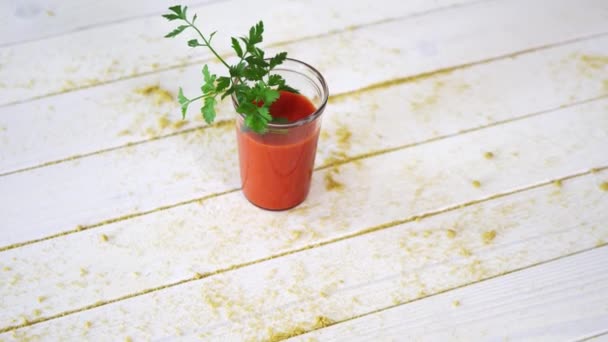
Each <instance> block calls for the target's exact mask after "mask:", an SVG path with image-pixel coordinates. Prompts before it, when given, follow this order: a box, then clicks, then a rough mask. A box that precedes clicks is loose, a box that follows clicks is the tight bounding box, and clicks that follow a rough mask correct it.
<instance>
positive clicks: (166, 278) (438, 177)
mask: <svg viewBox="0 0 608 342" xmlns="http://www.w3.org/2000/svg"><path fill="white" fill-rule="evenodd" d="M607 106H608V100H602V101H594V102H592V103H589V104H585V105H579V106H576V107H571V108H567V109H562V110H559V111H555V112H551V113H546V114H543V115H539V116H535V117H530V118H527V119H524V120H518V121H514V122H511V123H507V124H503V125H499V126H496V127H491V128H486V129H483V130H480V131H475V132H470V133H467V134H461V135H458V136H454V137H451V138H448V139H443V140H439V141H435V142H432V143H428V144H422V145H419V146H415V147H412V148H407V149H402V150H397V151H394V152H392V153H386V154H382V155H378V156H375V157H371V158H367V159H363V160H359V161H357V162H355V163H350V164H345V165H342V166H341V167H339V168H331V169H327V170H323V171H322V172H319V173H318V174H317V177H314V178H313V186H312V190H311V194H310V196H309V198H308V200H307V201H306V203H305V204H304V205H303V206H302V207H300V208H298V209H296V210H293V211H288V212H281V213H275V212H266V211H261V210H260V209H257V208H255V207H253V206H251V205H250V204H249V203H248V202H247V201H246V200H245V199H244V198H243V197H242V194H241V193H240V192H237V193H232V194H229V195H225V196H221V197H217V198H214V199H209V200H207V201H205V202H203V203H202V206H201V205H200V204H199V203H192V204H189V205H184V206H181V207H176V208H174V209H172V210H165V211H159V212H157V213H154V214H151V215H146V216H142V217H139V218H136V219H131V220H126V221H123V222H119V223H116V224H109V225H105V226H102V227H99V228H96V229H92V230H88V231H84V232H79V233H77V234H72V235H69V236H64V237H61V238H59V239H53V240H49V241H44V242H41V243H37V244H33V245H30V246H26V247H21V248H17V249H13V250H8V251H4V252H2V254H0V256H1V257H2V260H5V262H6V263H7V264H6V265H5V266H7V267H9V268H10V269H11V270H12V273H10V275H11V276H12V277H15V279H16V282H17V283H16V284H15V285H16V286H8V287H5V288H2V289H0V291H2V292H1V293H0V294H1V295H2V297H3V298H6V300H5V301H4V302H3V303H2V304H0V305H2V311H1V312H2V313H1V314H0V317H1V321H2V323H3V324H2V325H3V326H13V325H16V324H17V325H18V324H19V320H20V319H21V318H20V317H22V316H25V317H28V319H30V320H34V319H36V317H32V316H31V314H30V312H33V310H36V308H39V307H40V303H38V302H37V301H36V298H37V297H38V296H43V297H46V298H48V300H47V301H46V304H45V306H44V308H45V309H44V311H42V312H44V316H54V315H57V314H59V313H60V312H63V311H70V310H75V309H81V308H83V307H86V306H88V305H94V304H95V303H96V302H98V301H109V300H114V299H116V298H121V297H124V296H127V295H129V294H131V293H143V292H145V291H147V290H148V289H150V288H157V287H162V286H164V285H167V284H171V283H176V282H180V281H182V280H188V279H193V278H192V277H195V275H196V273H199V274H206V273H213V272H215V271H217V270H219V269H229V268H230V267H232V266H234V265H243V264H247V263H250V262H252V261H255V260H258V261H260V260H264V259H265V258H268V257H269V256H273V255H274V256H278V255H281V254H284V253H287V252H289V251H294V250H298V249H301V248H305V247H306V246H314V245H315V244H318V243H321V242H323V241H331V240H334V239H343V238H345V237H349V236H352V235H353V234H357V233H360V232H361V231H365V230H366V229H373V227H382V226H383V225H386V224H389V226H390V225H391V224H392V225H394V224H397V223H399V222H402V221H403V222H404V221H407V220H412V219H414V218H416V217H421V216H423V215H425V213H429V212H438V211H439V212H440V211H442V210H443V209H445V208H453V207H458V206H459V205H462V204H465V203H469V202H471V201H477V200H482V199H484V198H488V197H491V196H493V195H496V194H500V193H509V192H511V191H514V190H517V189H521V188H526V187H529V186H534V185H536V184H539V183H542V182H545V181H548V180H552V179H556V178H560V177H564V176H568V175H571V174H574V173H578V172H581V171H588V170H589V169H591V168H593V167H597V166H606V165H608V155H606V154H605V153H602V152H601V146H606V144H608V130H607V129H606V127H608V116H607V115H606V108H607ZM592 126H595V127H596V129H595V130H590V129H589V127H592ZM484 151H492V152H493V153H494V155H495V158H492V159H490V160H488V159H486V158H484ZM431 155H432V158H429V156H431ZM455 155H458V156H459V158H454V156H455ZM378 166H382V167H378ZM604 177H605V176H604ZM327 179H332V180H334V181H335V182H338V183H339V184H341V187H342V188H341V189H339V190H337V191H336V190H334V191H331V190H328V189H327V188H326V186H325V185H324V182H325V181H327ZM601 179H602V178H601V177H599V176H598V178H597V179H595V178H593V183H594V184H592V186H591V185H589V187H590V188H591V187H592V188H594V191H597V193H598V194H599V196H600V197H599V199H596V197H594V196H591V195H592V194H593V192H591V194H590V196H591V197H590V198H591V199H593V201H594V202H593V203H594V205H595V208H596V210H600V211H603V210H604V209H605V207H606V203H605V202H602V200H601V199H602V198H604V199H605V196H606V195H608V194H605V193H604V194H602V193H601V190H600V188H599V184H600V183H601ZM387 180H390V182H387ZM474 180H479V181H480V182H481V186H480V187H479V188H476V187H475V186H473V185H472V182H473V181H474ZM555 191H556V192H557V194H558V195H559V189H555ZM585 194H587V192H585ZM602 195H603V196H604V197H601V196H602ZM157 196H158V195H157ZM590 207H591V208H592V206H590ZM236 213H238V215H236ZM592 213H593V211H592V210H591V209H590V210H588V211H587V212H586V213H581V214H588V215H591V214H592ZM395 222H397V223H395ZM277 229H278V230H279V231H277ZM102 234H104V235H105V236H107V237H108V238H107V240H108V241H104V240H103V239H102ZM83 250H85V251H87V252H86V253H82V252H81V251H83ZM57 251H61V253H58V252H57ZM9 260H10V261H9ZM116 260H121V262H120V263H119V264H116V262H115V261H116ZM81 269H84V270H85V274H83V271H82V270H81ZM49 270H52V271H51V272H49ZM134 272H136V274H134ZM116 279H120V280H121V281H116ZM41 289H44V293H40V292H41ZM33 293H36V295H32V294H33ZM17 303H19V304H20V305H16V304H17ZM44 316H43V317H44Z"/></svg>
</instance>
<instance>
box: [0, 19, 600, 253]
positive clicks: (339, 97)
mask: <svg viewBox="0 0 608 342" xmlns="http://www.w3.org/2000/svg"><path fill="white" fill-rule="evenodd" d="M370 26H371V25H370ZM362 27H363V26H362ZM327 35H330V34H327ZM321 36H323V35H319V36H318V37H321ZM604 36H608V32H602V33H599V34H593V35H590V36H584V37H579V38H575V39H569V40H565V41H561V42H557V43H553V44H547V45H541V46H537V47H533V48H529V49H524V50H520V51H516V52H512V53H509V54H504V55H499V56H496V57H491V58H486V59H482V60H479V61H474V62H470V63H465V64H459V65H455V66H451V67H446V68H441V69H436V70H432V71H429V72H424V73H421V74H415V75H411V76H406V77H400V78H395V79H392V80H387V81H382V82H378V83H374V84H371V85H368V86H365V87H363V88H360V89H356V90H351V91H347V92H344V93H339V94H336V95H332V96H330V98H329V100H328V102H329V103H335V102H339V101H341V100H344V99H345V98H348V97H351V96H357V95H360V94H363V93H366V92H368V91H373V90H377V89H382V88H389V87H392V86H396V85H401V84H405V83H414V82H417V81H421V80H426V79H430V78H433V77H436V76H441V75H446V74H449V73H452V72H454V71H459V70H466V69H470V68H472V67H475V66H479V65H485V64H490V63H492V62H496V61H500V60H504V59H508V58H515V57H518V56H522V55H526V54H531V53H534V52H538V51H542V50H549V49H552V48H557V47H561V46H565V45H570V44H575V43H579V42H584V41H588V40H593V39H596V38H601V37H604ZM306 39H307V38H304V39H302V40H297V41H303V40H306ZM294 42H295V41H294ZM280 44H282V43H280ZM175 68H179V67H175ZM170 69H173V68H168V69H164V70H170ZM164 70H158V71H164ZM156 72H157V71H154V72H150V73H143V74H140V75H137V76H132V77H131V76H130V77H126V78H121V79H117V80H113V81H109V82H106V83H100V84H99V85H101V84H109V83H114V82H118V81H122V80H125V79H130V78H135V77H139V76H143V75H147V74H153V73H156ZM95 86H96V85H91V86H86V87H81V88H77V89H74V90H69V91H65V92H61V93H56V94H50V95H44V96H41V97H37V98H32V99H29V100H24V101H22V102H15V103H9V104H5V105H0V108H2V107H5V106H9V105H12V104H18V103H25V102H29V101H32V100H37V99H41V98H45V97H50V96H54V95H59V94H63V93H68V92H71V91H75V90H78V89H86V88H91V87H95ZM595 99H597V98H595ZM595 99H591V100H595ZM580 103H584V102H580ZM576 104H579V103H571V104H568V105H565V106H561V107H560V108H565V107H568V106H570V105H576ZM232 122H233V120H232V119H229V120H222V121H218V122H216V123H215V124H212V125H204V126H198V127H192V128H189V129H185V130H182V131H177V132H173V133H169V134H166V135H159V136H156V137H153V138H149V139H145V140H140V141H134V142H128V143H126V144H123V145H118V146H114V147H109V148H105V149H101V150H97V151H93V152H89V153H83V154H77V155H72V156H69V157H65V158H61V159H56V160H51V161H48V162H44V163H42V164H38V165H34V166H29V167H25V168H21V169H16V170H12V171H7V172H4V173H0V177H4V176H10V175H13V174H16V173H22V172H27V171H31V170H36V169H40V168H43V167H47V166H51V165H56V164H61V163H65V162H68V161H72V160H78V159H82V158H87V157H91V156H95V155H98V154H103V153H107V152H111V151H116V150H119V149H123V148H127V147H131V146H137V145H141V144H145V143H148V142H152V141H157V140H161V139H165V138H170V137H174V136H178V135H182V134H188V133H192V132H196V131H198V130H204V129H208V128H211V129H216V128H222V127H225V126H226V125H230V124H232ZM359 159H361V158H359ZM3 250H4V249H3V248H0V252H1V251H3Z"/></svg>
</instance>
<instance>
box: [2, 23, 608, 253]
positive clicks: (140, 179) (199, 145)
mask: <svg viewBox="0 0 608 342" xmlns="http://www.w3.org/2000/svg"><path fill="white" fill-rule="evenodd" d="M522 24H523V23H522ZM479 46H480V47H481V46H484V44H481V43H480V44H479ZM605 46H606V42H605V38H597V39H592V40H589V41H587V42H581V43H576V44H573V45H572V47H570V48H571V49H572V50H568V47H567V46H564V47H563V49H565V50H561V49H562V48H554V49H550V50H547V51H546V52H534V53H530V57H527V56H520V57H518V58H517V59H515V60H514V61H513V62H509V61H505V62H502V63H501V64H498V66H497V67H496V68H495V69H492V67H488V68H481V69H479V71H478V73H477V74H476V73H474V72H472V73H470V74H462V75H465V76H461V74H457V76H455V77H454V78H447V79H446V81H445V82H446V83H445V84H443V83H441V82H443V81H442V80H441V79H434V80H432V81H426V82H423V83H421V85H420V86H418V85H416V84H414V85H407V84H405V85H403V86H401V87H399V88H396V89H397V90H396V91H395V92H393V93H379V94H378V95H376V94H370V95H369V96H368V97H369V98H367V97H361V98H360V97H353V98H352V100H351V101H347V102H346V104H344V103H338V104H333V105H332V106H330V109H329V110H328V114H327V117H326V119H325V121H326V123H325V128H326V131H327V132H336V133H339V131H340V129H343V128H344V125H345V124H346V123H347V122H349V125H351V126H352V127H349V129H350V130H351V131H352V138H351V139H350V140H351V143H350V144H340V143H339V136H340V135H339V134H331V138H330V140H328V141H325V143H324V144H322V146H321V148H320V152H319V158H318V161H319V162H321V163H323V162H325V161H326V160H327V158H329V157H334V158H335V157H336V156H339V155H340V154H341V153H342V154H344V153H345V154H348V155H359V154H364V153H369V152H371V151H374V150H378V149H384V148H391V147H395V146H400V145H403V144H408V143H415V142H417V141H422V140H425V139H429V138H431V137H434V136H437V135H445V134H453V133H457V132H458V131H460V130H464V129H470V128H473V127H478V126H480V125H484V124H489V123H492V122H496V121H501V120H505V119H508V118H512V117H516V116H521V115H525V114H529V113H532V112H537V111H542V110H548V109H552V108H554V107H557V106H560V105H566V104H569V103H572V101H578V100H585V99H590V98H594V97H596V96H600V95H604V94H606V93H607V92H608V89H607V88H605V86H604V83H603V81H604V79H603V77H602V73H601V71H603V70H606V69H607V68H608V67H606V66H605V65H604V66H602V67H600V68H599V69H598V68H593V67H590V66H589V65H587V64H586V63H585V62H584V61H583V60H582V59H581V58H582V57H584V56H587V54H589V55H590V56H596V55H602V54H603V53H605V51H602V49H605ZM555 49H557V50H555ZM484 50H485V49H482V48H480V52H479V53H480V54H481V56H480V58H483V57H488V55H483V52H482V51H484ZM448 56H450V55H448ZM360 58H361V57H360ZM544 59H547V60H546V61H544ZM448 61H449V59H448ZM448 61H446V62H443V63H448ZM457 61H460V62H466V60H452V62H457ZM545 62H546V64H545V65H543V63H545ZM374 65H376V64H374ZM506 65H512V69H509V70H507V69H504V70H503V68H506ZM434 67H435V68H437V67H439V65H435V66H434ZM527 68H535V70H539V76H538V77H537V78H535V80H534V81H528V71H527V70H528V69H527ZM430 69H431V70H433V67H430ZM516 69H517V70H519V71H515V70H516ZM341 70H343V71H342V75H347V74H348V71H347V70H346V69H344V68H343V69H341ZM474 70H477V69H474ZM490 70H495V71H490ZM541 70H542V71H541ZM488 72H494V73H498V74H496V76H497V77H500V78H498V79H497V80H499V81H496V82H494V78H493V77H491V78H488V77H487V75H484V73H488ZM385 75H386V76H385V77H386V78H388V77H390V76H389V74H388V73H386V74H385ZM406 75H407V74H406ZM466 75H470V76H466ZM460 77H463V79H462V80H461V79H460ZM467 77H471V78H472V80H467V79H466V78H467ZM485 78H488V79H487V80H484V81H483V82H482V80H483V79H485ZM333 79H335V80H339V79H340V78H338V77H334V78H333ZM563 79H576V81H575V82H571V83H565V84H563V82H562V80H563ZM344 80H348V79H347V78H346V79H344ZM505 80H509V83H504V82H505ZM477 82H479V83H477ZM493 82H494V83H493ZM344 83H345V82H344V81H342V82H341V83H338V84H344ZM368 84H369V83H363V84H361V86H365V85H368ZM467 87H469V88H470V89H469V88H467ZM95 89H97V88H95ZM342 89H345V88H342ZM384 94H386V98H390V100H387V99H383V100H382V101H378V96H385V95H384ZM393 94H394V95H393ZM404 94H405V98H404V97H403V96H404ZM442 98H443V99H442ZM438 99H439V100H438ZM556 99H557V100H556ZM361 101H363V102H361ZM437 101H438V102H439V103H433V102H437ZM63 103H67V105H63V106H62V107H61V111H63V110H65V108H66V106H69V102H63ZM121 103H122V102H121ZM362 104H363V105H362ZM445 106H447V107H448V108H457V110H455V111H454V113H453V115H454V116H453V117H452V119H450V121H448V120H446V114H445V113H443V112H442V111H437V109H438V108H445ZM407 107H409V109H410V110H412V109H413V110H414V113H415V116H414V119H415V122H416V124H417V125H416V126H411V125H407V126H408V128H405V129H406V132H407V134H404V131H403V130H402V129H401V128H400V126H398V125H394V124H393V123H392V122H391V121H390V120H388V119H386V117H385V118H383V120H377V117H375V118H374V120H377V121H376V123H377V124H376V125H374V126H373V127H372V128H371V129H370V128H369V127H368V125H367V123H368V121H367V119H368V118H369V115H368V114H369V112H372V113H376V115H377V113H382V115H384V116H386V115H393V116H394V117H396V118H401V117H402V114H401V113H402V111H403V108H407ZM78 108H80V106H78ZM115 108H116V107H115ZM118 108H120V107H117V108H116V109H114V111H115V112H116V113H119V111H118V110H117V109H118ZM361 108H364V110H363V111H362V110H361ZM68 113H69V114H71V115H72V117H74V115H75V114H76V113H74V112H68ZM222 113H223V114H221V116H222V117H224V118H227V117H230V116H232V110H231V109H229V108H228V109H225V110H224V111H223V112H222ZM353 113H357V114H361V115H358V116H355V117H354V116H353ZM469 114H472V115H473V118H471V117H470V116H467V115H469ZM49 115H50V114H49ZM463 115H464V116H463ZM136 116H139V117H141V116H142V113H137V114H136ZM154 119H156V120H157V118H154ZM97 120H99V119H97ZM391 120H392V119H391ZM64 121H67V118H66V119H64ZM92 121H93V120H92ZM135 121H138V119H135ZM77 122H78V121H77ZM96 123H99V125H100V126H101V128H102V130H101V131H103V130H104V129H106V130H108V129H111V128H109V127H108V125H110V126H111V124H112V121H108V123H106V124H102V123H101V122H99V121H98V122H96ZM25 124H26V123H25V122H23V121H21V122H20V124H15V125H14V127H15V132H16V133H15V136H13V137H12V139H11V141H16V142H18V141H22V140H23V139H19V137H18V135H23V133H21V132H23V131H24V130H26V128H25V127H23V126H25ZM82 125H83V122H82V121H80V124H77V125H74V126H73V128H71V129H69V131H72V132H75V131H82V129H80V127H82ZM419 125H425V126H426V128H425V129H422V128H421V127H422V126H419ZM94 126H97V125H94ZM11 127H13V126H11ZM39 127H42V126H39ZM52 127H56V129H52V130H46V132H47V136H48V135H53V136H54V135H55V134H54V133H53V132H54V131H55V130H61V129H62V128H61V126H58V125H57V123H56V124H55V125H52ZM47 128H48V127H47ZM120 128H121V129H123V128H124V126H123V127H120ZM41 129H42V128H41ZM9 131H10V129H9ZM113 134H114V135H115V134H116V133H115V131H114V132H113ZM35 136H36V135H35ZM41 136H42V135H41ZM68 136H69V134H68ZM200 136H203V137H204V139H201V138H200ZM76 137H78V139H75V140H72V141H71V143H72V145H75V142H76V141H82V140H83V138H82V134H79V135H76ZM216 138H219V139H216ZM57 140H58V139H56V141H57ZM66 140H68V141H70V140H69V138H66ZM208 140H211V141H210V142H208V143H207V141H208ZM26 141H27V139H26ZM233 141H234V133H233V131H232V129H230V126H228V127H224V128H223V129H219V130H216V129H213V130H204V131H194V132H190V133H186V134H182V135H179V136H173V137H170V138H167V139H163V140H155V141H151V142H148V143H145V144H142V145H137V146H131V147H127V148H124V149H119V150H115V151H111V152H108V153H103V154H100V155H95V156H91V157H89V158H84V159H78V160H73V161H68V162H65V163H62V164H57V165H53V166H50V167H48V168H44V169H38V170H33V171H31V172H26V173H18V174H13V175H10V176H7V177H2V178H0V191H3V192H7V193H13V192H20V196H17V197H11V198H8V197H6V198H1V199H0V203H1V204H2V205H1V206H0V208H1V209H0V213H2V214H3V216H6V217H10V220H7V221H6V222H5V224H6V225H7V226H13V227H14V226H19V227H20V229H19V230H14V229H10V230H9V229H7V230H4V231H2V233H1V234H3V238H2V241H3V242H4V244H3V246H5V245H7V244H11V243H18V242H22V241H27V240H31V239H37V238H41V237H44V236H47V235H52V234H56V233H59V232H63V231H67V230H73V229H75V228H76V227H77V226H78V225H93V224H97V223H99V222H101V221H103V220H106V219H111V218H116V217H120V216H122V215H127V214H130V213H133V212H142V211H148V210H152V209H155V208H158V207H161V206H165V205H172V204H175V203H178V202H181V201H188V200H191V199H194V198H200V197H203V196H205V195H209V194H212V193H216V192H223V191H226V190H230V189H234V188H236V187H238V182H239V181H238V175H237V173H236V172H237V168H236V157H235V156H234V153H230V151H226V150H225V148H224V146H232V149H233V150H234V146H235V144H234V142H233ZM24 145H27V143H25V144H24ZM37 145H39V144H37ZM346 145H348V146H346ZM10 146H11V147H14V148H16V149H18V148H19V146H20V144H14V145H10ZM9 150H10V149H9ZM174 151H183V153H174ZM226 154H229V155H230V156H231V157H229V158H226V156H225V155H226ZM161 156H162V157H163V158H159V157H161ZM165 157H167V158H170V159H171V160H172V162H171V163H169V164H167V160H166V159H165ZM132 165H139V166H140V172H137V173H136V172H133V171H132V168H131V166H132ZM157 170H163V172H161V173H159V172H158V171H157ZM107 174H113V175H114V177H115V178H114V179H112V178H107V177H103V175H107ZM76 175H77V177H76ZM50 179H53V181H52V182H50V181H49V180H50ZM116 180H118V181H116ZM34 184H35V185H34ZM24 188H25V189H27V190H26V191H24V190H19V191H16V189H24ZM154 191H155V192H156V193H154ZM161 194H162V195H161ZM31 198H37V201H36V202H34V203H32V201H31V200H30V199H31ZM24 207H28V208H30V210H28V211H24V210H22V208H24ZM31 212H36V213H37V215H36V216H33V215H31V214H30V213H31Z"/></svg>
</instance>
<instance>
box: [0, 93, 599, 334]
mask: <svg viewBox="0 0 608 342" xmlns="http://www.w3.org/2000/svg"><path fill="white" fill-rule="evenodd" d="M605 98H608V95H601V96H597V97H594V98H591V99H586V100H582V101H577V102H574V103H570V104H567V105H561V106H558V107H554V108H550V109H546V110H542V111H539V112H534V113H528V114H524V115H521V116H518V117H513V118H509V119H506V120H502V121H497V122H493V123H490V124H487V125H482V126H478V127H473V128H468V129H464V130H461V131H459V132H456V133H451V134H445V135H442V136H438V137H434V138H430V139H426V140H422V141H418V142H414V143H409V144H405V145H400V146H395V147H390V148H385V149H382V150H376V151H372V152H367V153H363V154H360V155H358V156H353V157H348V158H345V159H342V160H337V161H333V162H331V163H329V164H325V165H321V166H318V167H316V168H315V169H314V170H315V171H321V170H325V169H329V168H332V167H339V166H341V165H344V164H348V163H352V162H356V161H359V160H362V159H367V158H372V157H376V156H380V155H383V154H387V153H391V152H396V151H399V150H404V149H408V148H412V147H416V146H421V145H424V144H428V143H432V142H436V141H441V140H445V139H449V138H452V137H456V136H459V135H463V134H468V133H472V132H476V131H480V130H483V129H486V128H490V127H495V126H500V125H504V124H507V123H511V122H516V121H520V120H525V119H528V118H532V117H535V116H540V115H543V114H548V113H551V112H553V111H556V110H559V109H565V108H570V107H576V106H578V105H583V104H586V103H591V102H594V101H598V100H601V99H605ZM226 122H228V123H231V122H232V120H226ZM218 124H219V123H218ZM218 124H216V127H217V126H218ZM222 125H226V123H223V124H222ZM208 127H213V126H204V127H202V129H204V128H208ZM198 129H201V128H192V129H189V130H188V131H191V130H192V131H194V130H198ZM180 133H181V132H176V133H173V134H171V135H170V136H173V135H177V134H180ZM158 139H161V137H158V138H154V139H152V140H148V141H153V140H158ZM142 143H144V142H140V143H139V144H142ZM129 146H130V145H129ZM114 149H118V148H114ZM602 169H603V167H602V168H594V169H592V170H589V171H587V172H597V171H598V170H602ZM577 175H578V174H577ZM567 178H568V177H566V178H562V179H567ZM541 184H543V183H541ZM240 189H241V188H233V189H229V190H226V191H222V192H216V193H213V194H209V195H205V196H203V197H197V198H193V199H189V200H185V201H181V202H177V203H173V204H168V205H164V206H161V207H157V208H154V209H150V210H146V211H141V212H136V213H131V214H126V215H122V216H118V217H113V218H110V219H106V220H103V221H100V222H97V223H93V224H89V225H81V226H77V227H76V228H75V229H70V230H67V231H63V232H60V233H57V234H53V235H49V236H45V237H42V238H39V239H33V240H28V241H23V242H18V243H14V244H10V245H7V246H2V247H0V253H2V252H4V251H8V250H11V249H15V248H19V247H23V246H27V245H32V244H35V243H39V242H43V241H47V240H51V239H55V238H59V237H62V236H66V235H71V234H75V233H78V232H81V231H85V230H89V229H93V228H98V227H101V226H105V225H108V224H112V223H116V222H120V221H126V220H130V219H133V218H136V217H140V216H145V215H149V214H152V213H156V212H160V211H164V210H168V209H172V208H176V207H180V206H183V205H187V204H191V203H196V202H199V203H202V202H204V201H206V200H208V199H212V198H216V197H220V196H224V195H228V194H231V193H233V192H236V191H239V190H240ZM499 195H500V194H499ZM491 198H492V197H488V198H487V199H491ZM406 222H407V221H406ZM304 249H308V248H304ZM0 333H2V331H1V330H0Z"/></svg>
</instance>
